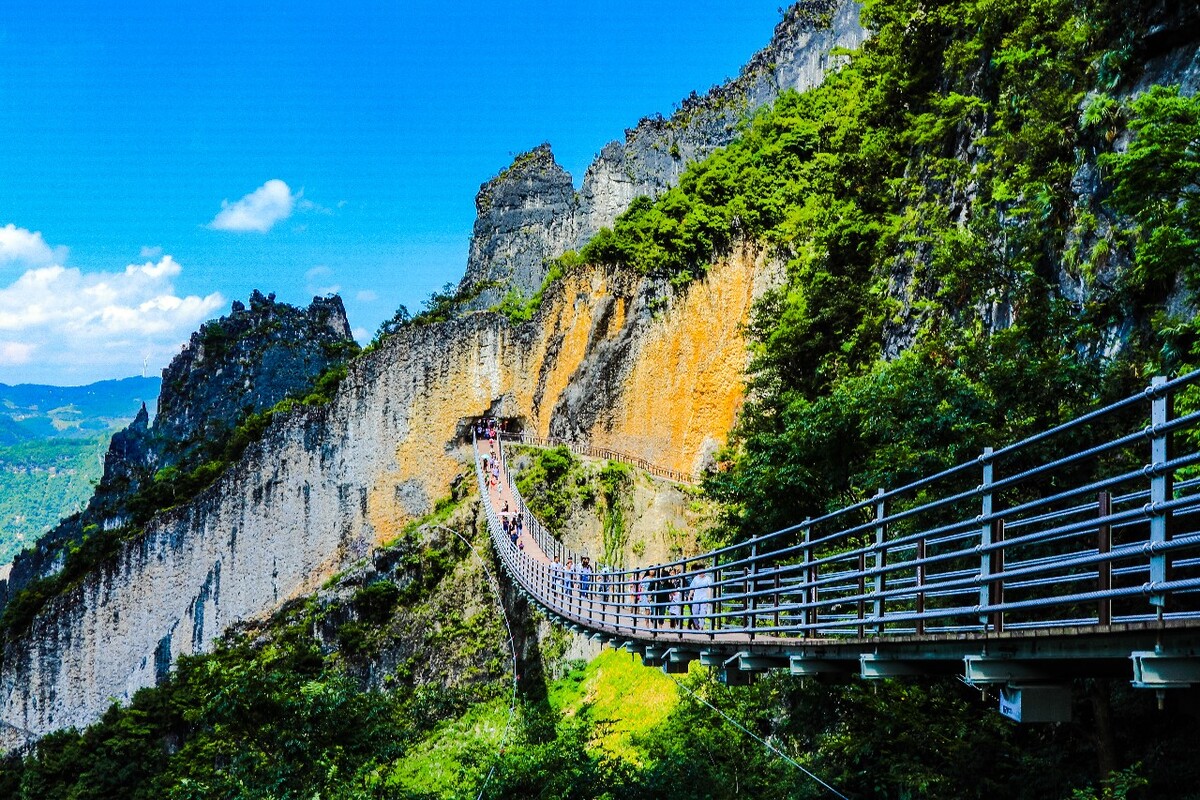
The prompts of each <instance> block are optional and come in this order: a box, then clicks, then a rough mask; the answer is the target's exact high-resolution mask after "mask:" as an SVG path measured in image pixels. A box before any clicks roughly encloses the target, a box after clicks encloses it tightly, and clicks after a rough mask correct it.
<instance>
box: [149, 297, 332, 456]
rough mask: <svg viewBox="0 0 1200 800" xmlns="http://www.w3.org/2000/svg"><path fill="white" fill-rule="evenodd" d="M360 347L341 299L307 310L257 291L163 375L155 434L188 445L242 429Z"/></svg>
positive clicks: (205, 329)
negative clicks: (248, 417) (242, 420)
mask: <svg viewBox="0 0 1200 800" xmlns="http://www.w3.org/2000/svg"><path fill="white" fill-rule="evenodd" d="M352 341H353V336H352V334H351V332H350V322H349V320H348V319H347V318H346V309H345V307H344V306H343V305H342V299H341V298H340V297H337V296H336V295H335V296H331V297H314V298H313V301H312V303H311V304H310V305H309V306H308V308H299V307H296V306H292V305H288V304H287V303H280V302H277V301H276V300H275V295H274V294H269V295H264V294H263V293H262V292H260V291H258V290H257V289H256V290H254V292H253V293H251V295H250V304H249V307H247V306H245V305H243V304H242V303H240V302H235V303H234V304H233V306H232V308H231V310H230V313H229V314H228V315H226V316H223V317H221V318H220V319H217V320H212V321H210V322H206V323H205V324H204V325H202V326H201V327H200V329H199V330H198V331H196V332H195V333H193V334H192V336H191V339H190V340H189V341H188V343H187V344H186V345H184V347H183V350H182V351H181V352H180V353H179V355H177V356H175V358H174V359H172V360H171V363H170V364H169V365H168V366H167V368H166V369H165V370H163V382H162V393H161V394H160V395H159V399H158V414H157V416H156V418H155V421H154V432H155V434H156V435H157V436H159V437H162V438H165V439H167V440H169V441H172V442H177V443H184V442H192V441H197V440H199V439H201V438H204V437H206V436H208V435H210V434H212V433H214V432H215V431H213V430H212V428H213V427H214V426H221V427H229V426H231V425H233V424H236V421H237V420H238V418H239V417H240V416H241V415H243V414H244V413H246V412H248V411H261V410H263V409H265V408H270V407H271V406H273V405H274V404H276V403H278V402H279V401H280V400H282V399H284V398H285V397H287V396H288V395H289V394H294V393H296V392H299V391H302V390H303V389H304V388H305V387H307V386H308V385H309V384H310V382H311V381H312V379H313V378H314V377H315V376H316V375H319V374H320V373H321V372H322V371H323V370H324V369H325V368H326V367H328V366H329V365H330V364H332V363H333V362H334V361H336V360H339V359H340V357H341V356H343V355H344V349H345V347H347V346H349V344H350V343H351V342H352Z"/></svg>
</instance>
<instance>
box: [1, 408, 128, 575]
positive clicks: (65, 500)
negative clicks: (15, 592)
mask: <svg viewBox="0 0 1200 800" xmlns="http://www.w3.org/2000/svg"><path fill="white" fill-rule="evenodd" d="M108 439H109V433H107V432H106V433H103V434H100V435H98V436H97V435H93V436H88V437H82V438H75V437H73V438H60V439H46V440H40V441H30V442H22V443H20V444H13V445H8V446H6V447H0V564H7V563H8V562H9V561H11V560H12V558H13V556H15V555H16V554H17V553H19V552H20V551H21V550H22V549H23V548H25V547H28V546H29V545H31V544H33V542H34V541H35V540H36V539H37V537H38V536H40V535H41V534H43V533H45V532H46V531H47V530H49V529H50V528H51V527H52V526H53V525H54V523H56V522H58V521H59V520H60V519H62V518H63V517H65V516H67V515H68V514H71V513H73V512H75V511H78V510H79V509H80V508H82V507H83V504H84V503H86V502H87V499H88V497H90V496H91V494H92V488H93V485H94V484H95V483H96V481H98V480H99V479H100V474H101V472H102V471H103V470H102V465H103V456H104V450H105V449H106V448H107V446H108Z"/></svg>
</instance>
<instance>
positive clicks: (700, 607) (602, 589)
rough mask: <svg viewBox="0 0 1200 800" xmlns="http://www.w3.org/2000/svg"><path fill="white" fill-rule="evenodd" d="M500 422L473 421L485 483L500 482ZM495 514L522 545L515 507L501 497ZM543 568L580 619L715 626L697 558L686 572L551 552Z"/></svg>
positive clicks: (709, 590) (559, 598)
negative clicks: (623, 567) (620, 567)
mask: <svg viewBox="0 0 1200 800" xmlns="http://www.w3.org/2000/svg"><path fill="white" fill-rule="evenodd" d="M505 427H506V426H505V422H504V421H503V420H497V419H494V418H481V419H479V420H478V421H477V422H476V428H475V435H476V439H477V440H478V441H481V442H487V449H488V452H487V454H485V455H484V456H483V458H482V464H483V474H484V480H485V481H487V484H488V487H489V488H495V487H497V486H498V485H499V484H500V458H499V450H498V448H497V446H496V440H497V439H498V438H499V436H500V434H502V433H504V432H505ZM498 516H499V517H500V524H501V527H502V528H503V530H504V535H505V538H506V539H508V541H509V543H510V545H511V546H512V547H513V548H514V549H516V550H518V551H524V550H525V539H524V533H525V515H524V514H523V513H521V510H520V509H516V510H513V509H511V508H510V507H509V503H508V501H507V500H505V501H504V503H503V506H502V508H501V509H500V512H499V514H498ZM549 574H550V591H551V594H552V595H553V598H554V600H555V601H556V602H558V603H559V604H560V605H561V606H562V607H563V608H564V609H565V610H566V611H568V612H570V613H573V614H576V615H577V616H580V617H583V618H586V619H594V620H597V621H600V622H605V621H607V622H610V623H614V624H617V625H619V626H622V627H624V626H630V627H648V628H651V629H653V630H672V631H684V630H695V631H711V630H713V629H714V628H715V627H716V626H715V617H714V615H713V607H714V604H713V601H714V594H715V593H714V588H715V587H714V585H713V575H712V573H711V572H708V571H705V568H704V566H703V565H702V564H699V563H697V564H689V565H688V571H687V572H686V573H685V572H684V571H683V570H682V569H681V568H680V567H679V566H678V565H675V566H667V567H650V568H648V569H644V570H633V571H625V572H617V571H615V570H612V569H610V568H609V567H608V566H607V565H599V566H597V567H593V566H592V563H591V559H590V557H588V556H581V557H580V559H579V563H578V564H576V563H575V560H574V558H568V559H567V562H566V563H565V564H563V563H562V561H561V560H560V559H559V557H558V556H557V555H555V556H554V557H553V560H552V561H551V563H550V568H549ZM689 576H690V579H689Z"/></svg>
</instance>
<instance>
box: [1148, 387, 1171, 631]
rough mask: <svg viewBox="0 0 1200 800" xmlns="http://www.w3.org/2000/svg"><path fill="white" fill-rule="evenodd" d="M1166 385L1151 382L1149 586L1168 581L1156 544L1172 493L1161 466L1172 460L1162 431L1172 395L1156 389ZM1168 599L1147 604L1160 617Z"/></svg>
mask: <svg viewBox="0 0 1200 800" xmlns="http://www.w3.org/2000/svg"><path fill="white" fill-rule="evenodd" d="M1166 382H1167V379H1166V378H1165V377H1163V376H1161V375H1159V376H1155V377H1154V378H1152V379H1151V380H1150V398H1151V399H1150V504H1149V506H1147V509H1148V511H1149V513H1150V583H1151V584H1152V585H1153V584H1161V583H1163V582H1164V581H1166V580H1167V554H1166V553H1165V552H1163V551H1162V549H1161V548H1159V549H1158V551H1157V552H1155V550H1156V548H1155V545H1161V544H1163V543H1164V542H1166V541H1167V524H1168V519H1169V517H1170V512H1168V511H1164V510H1163V509H1162V504H1163V503H1165V502H1167V500H1169V499H1170V497H1171V493H1172V486H1171V476H1170V475H1169V474H1167V471H1166V469H1165V468H1163V467H1162V465H1163V464H1165V463H1166V462H1167V461H1168V460H1169V459H1170V457H1171V455H1170V451H1171V435H1170V434H1169V433H1163V432H1162V431H1161V428H1162V426H1164V425H1166V424H1167V422H1169V421H1170V419H1171V415H1172V414H1171V412H1172V409H1171V396H1170V394H1168V393H1167V392H1164V391H1162V390H1161V389H1160V388H1159V387H1161V386H1162V385H1163V384H1165V383H1166ZM1166 604H1167V597H1166V595H1165V594H1163V593H1162V592H1156V593H1152V594H1151V595H1150V605H1152V606H1155V607H1157V608H1158V613H1159V615H1160V616H1161V615H1162V612H1163V608H1164V606H1166Z"/></svg>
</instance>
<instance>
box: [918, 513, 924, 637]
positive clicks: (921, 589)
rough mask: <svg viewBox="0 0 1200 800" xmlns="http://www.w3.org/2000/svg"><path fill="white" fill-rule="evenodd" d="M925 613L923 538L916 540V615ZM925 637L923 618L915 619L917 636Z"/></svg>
mask: <svg viewBox="0 0 1200 800" xmlns="http://www.w3.org/2000/svg"><path fill="white" fill-rule="evenodd" d="M924 613H925V537H924V536H922V537H921V538H920V539H918V540H917V614H918V615H920V614H924ZM924 635H925V618H924V617H922V616H918V617H917V636H924Z"/></svg>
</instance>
